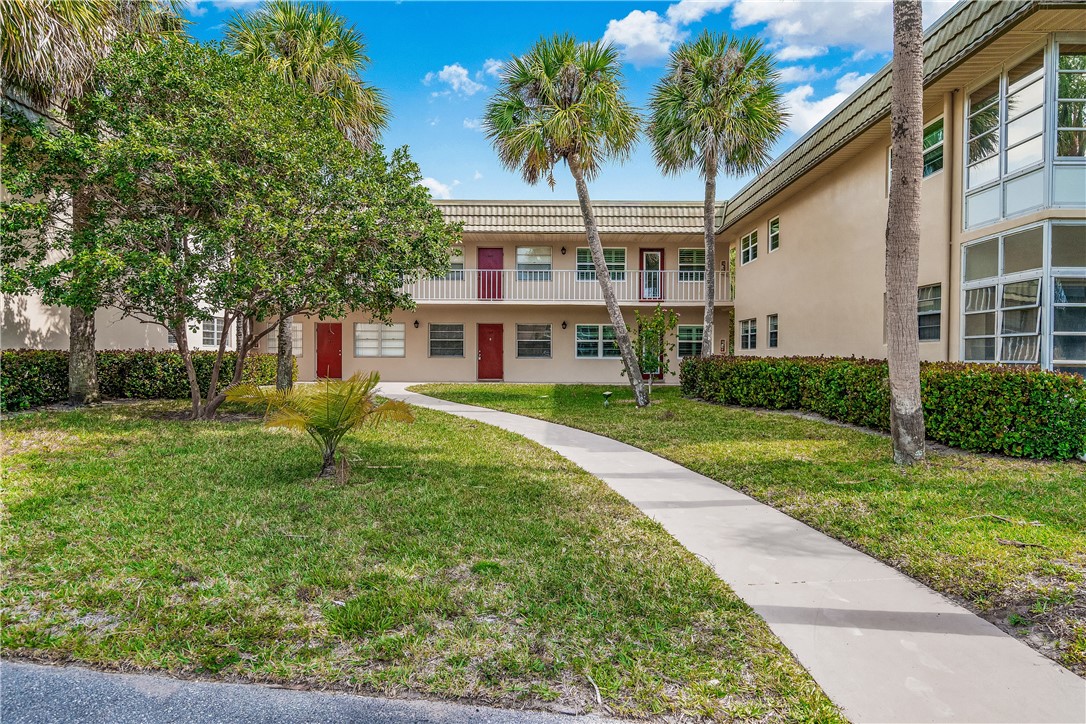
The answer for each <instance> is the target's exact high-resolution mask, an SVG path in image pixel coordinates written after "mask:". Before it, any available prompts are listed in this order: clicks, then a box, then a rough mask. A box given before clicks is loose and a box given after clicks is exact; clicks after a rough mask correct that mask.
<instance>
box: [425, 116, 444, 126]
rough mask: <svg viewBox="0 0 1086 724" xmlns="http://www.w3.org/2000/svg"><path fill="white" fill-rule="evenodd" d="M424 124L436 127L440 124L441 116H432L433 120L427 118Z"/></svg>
mask: <svg viewBox="0 0 1086 724" xmlns="http://www.w3.org/2000/svg"><path fill="white" fill-rule="evenodd" d="M426 122H427V123H429V124H430V126H431V127H432V126H436V125H437V124H439V123H441V116H434V117H433V118H428V119H426Z"/></svg>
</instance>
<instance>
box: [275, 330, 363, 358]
mask: <svg viewBox="0 0 1086 724" xmlns="http://www.w3.org/2000/svg"><path fill="white" fill-rule="evenodd" d="M355 336H356V337H357V336H358V335H357V333H355ZM290 351H291V354H293V355H294V356H295V357H301V356H302V323H301V322H291V323H290ZM268 353H269V354H278V353H279V330H278V329H276V330H274V331H272V332H268Z"/></svg>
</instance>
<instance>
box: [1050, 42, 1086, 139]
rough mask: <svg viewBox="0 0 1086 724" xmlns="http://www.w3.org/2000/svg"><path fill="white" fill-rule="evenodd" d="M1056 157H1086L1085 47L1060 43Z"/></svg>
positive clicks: (1057, 84) (1057, 83)
mask: <svg viewBox="0 0 1086 724" xmlns="http://www.w3.org/2000/svg"><path fill="white" fill-rule="evenodd" d="M1058 73H1059V75H1058V77H1057V82H1056V156H1058V157H1061V158H1079V159H1081V158H1083V157H1086V44H1072V43H1060V49H1059V69H1058Z"/></svg>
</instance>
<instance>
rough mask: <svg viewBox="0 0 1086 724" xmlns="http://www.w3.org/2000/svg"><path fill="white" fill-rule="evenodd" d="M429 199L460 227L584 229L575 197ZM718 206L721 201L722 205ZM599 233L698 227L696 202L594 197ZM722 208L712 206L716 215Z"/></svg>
mask: <svg viewBox="0 0 1086 724" xmlns="http://www.w3.org/2000/svg"><path fill="white" fill-rule="evenodd" d="M434 204H435V205H436V206H437V207H438V208H440V209H441V211H442V212H443V213H444V214H445V218H447V219H449V220H450V221H462V222H463V223H464V231H465V232H468V233H471V232H476V233H478V232H495V233H562V234H569V233H577V234H583V233H584V223H583V221H582V220H581V208H580V206H579V205H578V203H577V202H576V201H461V200H455V201H447V200H435V201H434ZM722 206H723V205H722ZM592 207H593V209H594V210H595V212H596V221H597V222H598V224H599V228H600V232H601V233H605V234H606V233H640V234H646V233H649V234H651V233H682V234H700V233H702V204H701V202H683V201H593V202H592ZM721 217H722V209H718V211H717V219H718V224H719V219H720V218H721Z"/></svg>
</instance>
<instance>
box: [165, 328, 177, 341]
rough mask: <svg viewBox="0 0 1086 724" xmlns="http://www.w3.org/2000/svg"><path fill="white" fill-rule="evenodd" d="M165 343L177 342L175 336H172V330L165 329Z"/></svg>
mask: <svg viewBox="0 0 1086 724" xmlns="http://www.w3.org/2000/svg"><path fill="white" fill-rule="evenodd" d="M166 344H177V337H175V336H173V330H172V329H167V330H166Z"/></svg>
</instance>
